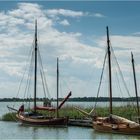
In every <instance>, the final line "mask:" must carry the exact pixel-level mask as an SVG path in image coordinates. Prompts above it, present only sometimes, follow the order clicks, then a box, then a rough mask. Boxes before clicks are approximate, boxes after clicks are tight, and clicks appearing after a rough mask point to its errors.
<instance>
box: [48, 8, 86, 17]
mask: <svg viewBox="0 0 140 140" xmlns="http://www.w3.org/2000/svg"><path fill="white" fill-rule="evenodd" d="M46 13H47V15H48V16H50V17H54V16H58V15H62V16H66V17H81V16H84V13H83V12H82V11H73V10H67V9H49V10H47V11H46Z"/></svg>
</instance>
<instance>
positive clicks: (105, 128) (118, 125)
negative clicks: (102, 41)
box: [93, 27, 140, 135]
mask: <svg viewBox="0 0 140 140" xmlns="http://www.w3.org/2000/svg"><path fill="white" fill-rule="evenodd" d="M107 46H108V47H107V54H108V68H109V94H110V97H109V98H110V115H109V117H98V116H97V117H95V118H94V119H93V128H94V129H95V130H96V131H100V132H107V133H118V134H119V133H121V134H129V135H134V134H137V135H139V134H140V124H139V123H136V122H134V121H131V120H128V119H126V118H123V117H120V116H117V115H114V114H113V111H112V73H111V72H112V71H111V50H110V40H109V30H108V27H107ZM132 56H133V55H132ZM133 62H134V59H133V57H132V65H133V70H135V69H134V63H133ZM133 72H134V71H133ZM134 75H135V74H134ZM134 81H135V87H136V79H135V76H134ZM135 89H136V88H135ZM136 97H137V107H138V114H139V106H138V96H137V92H136Z"/></svg>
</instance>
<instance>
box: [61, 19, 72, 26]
mask: <svg viewBox="0 0 140 140" xmlns="http://www.w3.org/2000/svg"><path fill="white" fill-rule="evenodd" d="M59 24H61V25H64V26H69V25H70V23H69V22H68V20H66V19H64V20H62V21H60V22H59Z"/></svg>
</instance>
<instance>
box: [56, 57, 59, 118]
mask: <svg viewBox="0 0 140 140" xmlns="http://www.w3.org/2000/svg"><path fill="white" fill-rule="evenodd" d="M58 95H59V59H58V58H57V112H56V113H57V114H56V115H57V118H58V117H59V113H58Z"/></svg>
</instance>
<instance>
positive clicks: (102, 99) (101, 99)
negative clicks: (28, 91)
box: [0, 97, 140, 102]
mask: <svg viewBox="0 0 140 140" xmlns="http://www.w3.org/2000/svg"><path fill="white" fill-rule="evenodd" d="M33 100H34V99H33V98H24V99H23V98H0V102H22V101H31V102H32V101H33ZM50 100H51V101H56V99H55V98H51V99H50ZM62 100H63V98H59V101H62ZM112 100H113V101H126V102H127V101H136V97H126V98H120V97H113V98H112ZM139 100H140V97H139ZM37 101H45V98H37ZM68 101H72V102H95V101H98V102H106V101H109V98H108V97H98V98H96V97H74V98H69V99H68Z"/></svg>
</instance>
